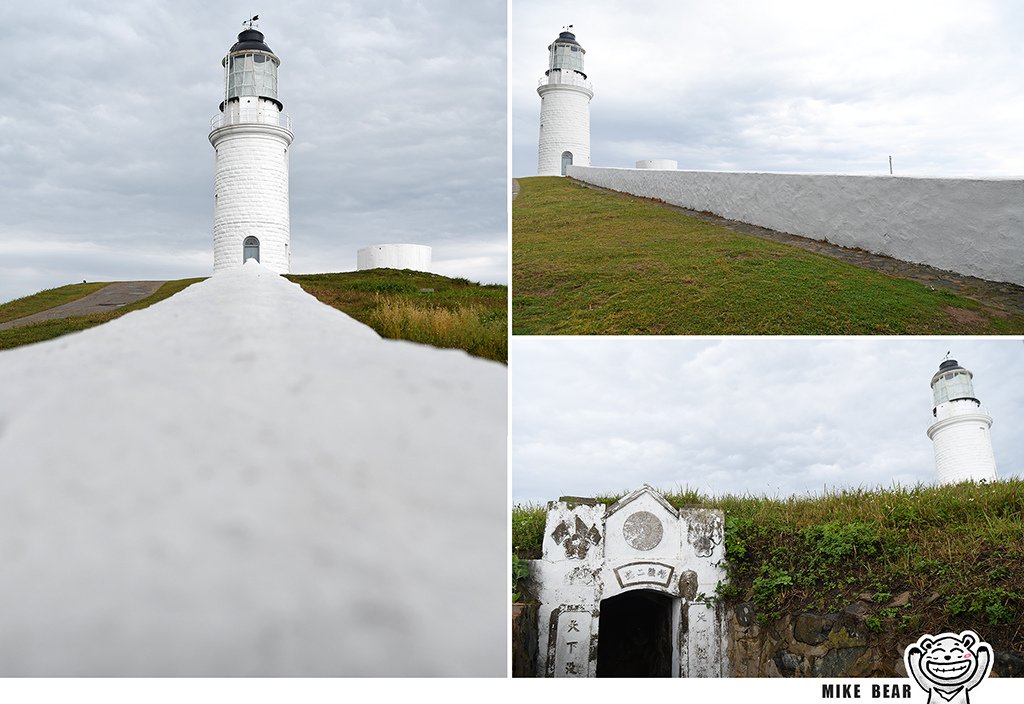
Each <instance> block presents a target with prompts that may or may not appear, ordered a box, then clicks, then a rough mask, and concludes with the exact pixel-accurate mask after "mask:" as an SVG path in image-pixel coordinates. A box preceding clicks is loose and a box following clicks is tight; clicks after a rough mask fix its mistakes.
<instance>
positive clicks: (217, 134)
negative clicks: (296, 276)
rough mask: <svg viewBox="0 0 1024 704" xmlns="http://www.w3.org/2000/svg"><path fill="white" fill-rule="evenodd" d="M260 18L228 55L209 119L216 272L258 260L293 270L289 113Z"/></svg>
mask: <svg viewBox="0 0 1024 704" xmlns="http://www.w3.org/2000/svg"><path fill="white" fill-rule="evenodd" d="M255 19H256V18H255V17H254V18H253V19H252V20H250V21H248V22H246V25H247V28H246V29H245V30H243V31H242V32H241V33H240V34H239V35H238V41H237V42H235V44H234V46H232V47H231V48H230V49H229V50H228V54H227V56H225V57H224V60H223V62H222V63H223V65H224V102H222V103H221V104H220V113H219V114H217V115H215V116H214V117H213V120H212V121H211V126H212V130H211V132H210V144H212V145H213V148H214V150H215V151H216V154H217V156H216V161H217V168H216V176H215V178H214V195H213V197H214V207H213V270H214V272H217V271H220V270H222V269H230V268H231V267H237V266H241V265H242V263H243V262H244V261H245V260H247V259H251V258H255V259H256V260H257V261H259V262H260V263H261V264H263V265H264V266H266V267H267V268H268V269H271V270H272V271H276V272H277V273H279V274H286V273H288V270H289V261H290V258H291V251H290V244H291V243H290V241H289V240H290V235H289V229H288V147H289V145H290V144H291V143H292V130H291V119H290V118H289V117H288V116H287V115H285V114H284V113H282V112H281V111H282V109H283V108H284V106H283V105H282V104H281V101H280V100H278V97H277V68H278V66H280V64H281V60H280V59H278V58H277V56H275V55H274V52H273V51H271V50H270V47H269V46H267V45H266V44H265V43H264V41H263V33H262V32H260V31H259V30H258V29H256V28H255V24H254V22H255Z"/></svg>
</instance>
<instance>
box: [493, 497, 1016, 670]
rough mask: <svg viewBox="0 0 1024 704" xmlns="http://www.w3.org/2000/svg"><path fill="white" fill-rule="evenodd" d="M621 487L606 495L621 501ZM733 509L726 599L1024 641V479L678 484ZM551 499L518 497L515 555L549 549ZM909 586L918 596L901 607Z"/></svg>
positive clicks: (879, 626) (904, 633)
mask: <svg viewBox="0 0 1024 704" xmlns="http://www.w3.org/2000/svg"><path fill="white" fill-rule="evenodd" d="M617 498H619V497H617V496H610V497H599V500H600V501H602V502H606V503H610V502H612V501H614V500H616V499H617ZM666 498H667V499H668V500H669V502H670V503H672V504H673V505H674V506H676V507H682V506H702V507H711V508H719V509H722V510H723V511H724V512H725V516H726V537H725V547H726V566H727V570H728V574H729V582H728V584H726V585H722V586H721V587H720V589H719V595H718V596H719V598H721V599H723V600H724V601H725V602H726V603H730V604H738V603H743V602H753V604H754V608H755V610H756V612H757V613H758V617H759V619H760V620H761V621H762V622H763V623H764V622H771V621H773V620H775V619H777V618H778V617H779V616H780V615H782V614H798V613H801V612H803V611H808V610H814V611H821V612H837V611H842V609H844V608H845V607H846V606H848V605H850V604H852V603H854V602H856V601H858V599H860V600H862V601H864V600H866V601H867V602H869V603H870V605H871V607H870V608H871V612H870V614H869V617H868V618H869V624H870V626H871V630H872V631H873V632H874V634H875V635H874V636H873V638H875V639H877V641H878V642H879V643H880V644H881V645H882V646H883V647H888V648H892V649H893V653H894V657H896V655H897V654H898V652H899V646H898V643H900V642H902V643H903V644H904V645H905V644H906V642H907V641H908V639H910V640H913V639H916V638H917V636H918V635H920V634H921V633H925V632H928V633H940V632H943V631H960V630H964V629H968V628H970V629H973V630H976V631H978V632H979V633H982V634H983V635H984V637H985V639H986V640H987V641H988V642H990V643H992V644H993V646H994V647H996V648H997V649H1000V650H1016V651H1021V650H1024V629H1021V627H1020V625H1021V624H1022V623H1024V481H1022V480H1007V481H1000V482H994V483H991V484H987V485H974V484H960V485H955V486H944V487H924V486H918V487H915V488H911V489H901V488H896V489H893V490H888V491H886V490H871V491H869V490H849V491H842V492H837V493H830V494H827V495H825V496H821V497H797V498H789V499H770V498H763V497H753V496H743V497H737V496H725V497H718V498H711V497H706V496H703V495H701V494H698V493H696V492H692V491H687V492H677V493H668V494H667V495H666ZM543 531H544V508H543V507H539V506H533V505H527V506H515V507H514V508H513V511H512V545H513V554H515V555H517V556H518V557H519V558H522V559H528V558H538V557H540V554H541V544H542V538H543ZM903 592H909V593H910V604H909V605H907V606H895V605H891V602H892V600H893V599H894V597H896V596H897V595H899V594H901V593H903Z"/></svg>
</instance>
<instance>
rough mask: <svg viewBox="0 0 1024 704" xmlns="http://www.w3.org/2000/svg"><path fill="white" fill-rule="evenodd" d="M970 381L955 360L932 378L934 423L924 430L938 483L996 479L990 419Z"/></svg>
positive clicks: (969, 377)
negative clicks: (931, 446) (932, 452)
mask: <svg viewBox="0 0 1024 704" xmlns="http://www.w3.org/2000/svg"><path fill="white" fill-rule="evenodd" d="M972 378H973V374H971V372H970V371H968V370H967V369H964V368H963V367H961V366H959V365H957V363H956V361H955V360H950V361H949V362H944V363H943V364H942V365H941V366H940V368H939V371H938V372H936V373H935V374H934V376H932V381H931V386H932V397H933V400H934V402H935V405H934V406H933V408H932V417H934V418H935V422H934V423H932V425H931V426H930V427H929V428H928V437H929V438H930V439H931V440H932V444H933V446H934V449H935V471H936V474H937V475H938V480H939V483H940V484H955V483H957V482H962V481H968V480H970V481H975V482H977V481H995V480H996V479H998V475H997V473H996V459H995V454H994V453H993V451H992V435H991V428H992V417H991V416H990V415H989V414H988V413H986V412H985V411H984V409H983V408H982V407H981V402H980V401H979V400H978V399H977V398H975V397H974V387H973V383H972Z"/></svg>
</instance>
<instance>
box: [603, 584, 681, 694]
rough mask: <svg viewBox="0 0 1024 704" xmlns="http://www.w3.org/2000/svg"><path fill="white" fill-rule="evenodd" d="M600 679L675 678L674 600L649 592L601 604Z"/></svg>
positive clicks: (616, 598) (629, 594) (637, 593)
mask: <svg viewBox="0 0 1024 704" xmlns="http://www.w3.org/2000/svg"><path fill="white" fill-rule="evenodd" d="M599 623H600V631H599V635H598V639H597V676H598V677H671V676H672V597H670V596H667V595H665V594H662V593H660V592H656V591H651V590H648V589H639V590H635V591H629V592H625V593H624V594H619V595H618V596H613V597H611V598H609V599H604V600H602V601H601V615H600V622H599Z"/></svg>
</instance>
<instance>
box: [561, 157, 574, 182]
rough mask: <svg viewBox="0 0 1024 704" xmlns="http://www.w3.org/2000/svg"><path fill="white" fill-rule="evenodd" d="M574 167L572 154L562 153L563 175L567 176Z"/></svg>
mask: <svg viewBox="0 0 1024 704" xmlns="http://www.w3.org/2000/svg"><path fill="white" fill-rule="evenodd" d="M570 166H572V152H562V175H563V176H565V174H566V172H567V171H569V167H570Z"/></svg>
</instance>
